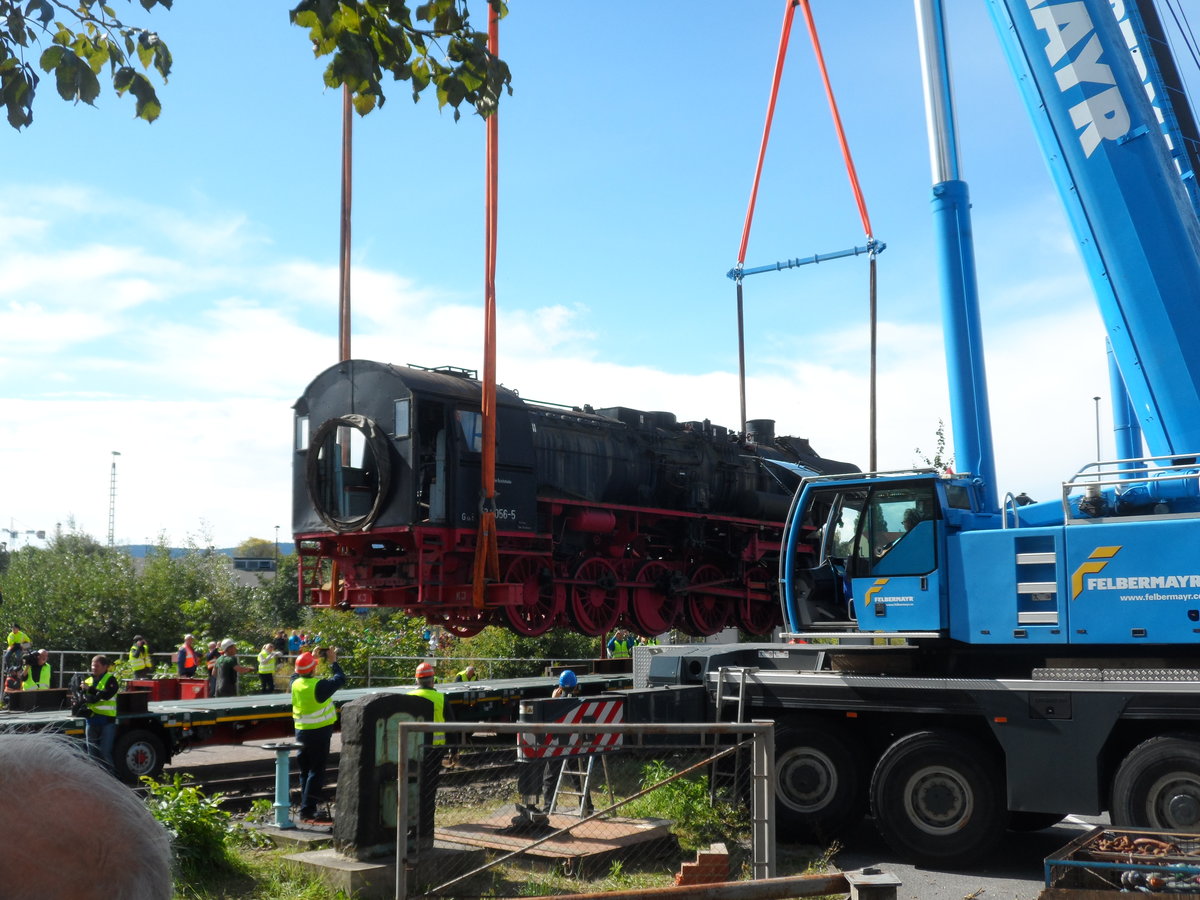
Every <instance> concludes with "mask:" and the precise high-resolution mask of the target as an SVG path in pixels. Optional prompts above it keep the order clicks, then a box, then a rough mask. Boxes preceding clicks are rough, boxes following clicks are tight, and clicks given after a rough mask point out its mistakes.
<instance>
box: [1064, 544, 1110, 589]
mask: <svg viewBox="0 0 1200 900" xmlns="http://www.w3.org/2000/svg"><path fill="white" fill-rule="evenodd" d="M1120 550H1121V548H1120V547H1119V546H1118V547H1097V548H1096V549H1095V550H1093V551H1092V552H1091V553H1089V554H1088V558H1087V560H1086V561H1085V562H1084V563H1083V564H1082V565H1081V566H1080V567H1079V568H1078V569H1076V570H1075V571H1074V573H1073V574H1072V575H1071V599H1072V600H1074V599H1075V598H1076V597H1078V596H1079V595H1080V594H1081V593H1083V578H1084V576H1085V575H1095V574H1096V573H1097V572H1100V571H1102V570H1103V569H1104V567H1105V566H1107V565H1108V561H1109V560H1110V559H1112V558H1113V557H1114V556H1116V555H1117V553H1118V552H1120Z"/></svg>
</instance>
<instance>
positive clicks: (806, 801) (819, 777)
mask: <svg viewBox="0 0 1200 900" xmlns="http://www.w3.org/2000/svg"><path fill="white" fill-rule="evenodd" d="M868 771H869V770H868V768H867V765H866V762H865V760H864V758H863V754H862V752H861V751H860V749H859V744H858V743H856V742H855V741H853V740H852V739H851V738H850V736H849V734H847V731H846V729H845V728H843V727H842V726H840V725H839V724H837V723H836V722H829V721H826V720H824V719H820V718H817V717H804V718H794V719H788V720H786V721H781V722H779V723H778V724H777V725H776V727H775V785H776V788H775V815H776V821H777V823H778V826H777V827H778V828H779V830H780V833H781V834H787V835H788V836H789V837H794V838H796V839H798V840H804V841H815V842H818V843H825V842H828V841H829V840H830V839H831V838H834V837H837V836H839V835H842V834H845V833H846V832H847V831H849V830H850V829H851V828H853V827H854V826H855V825H857V824H858V823H859V821H861V819H862V817H863V815H865V813H866V811H867V773H868Z"/></svg>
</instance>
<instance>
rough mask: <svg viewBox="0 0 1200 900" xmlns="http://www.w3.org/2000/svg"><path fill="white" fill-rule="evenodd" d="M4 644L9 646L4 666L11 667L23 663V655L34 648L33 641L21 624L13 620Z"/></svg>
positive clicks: (5, 654)
mask: <svg viewBox="0 0 1200 900" xmlns="http://www.w3.org/2000/svg"><path fill="white" fill-rule="evenodd" d="M4 646H5V647H6V648H7V649H6V650H5V652H4V668H6V669H10V668H13V667H15V666H19V665H20V664H21V657H22V656H23V655H24V654H26V653H28V652H29V651H30V650H31V649H33V641H31V640H30V639H29V635H27V634H26V633H25V632H24V631H22V630H21V626H20V625H18V624H17V623H16V622H13V624H12V630H10V631H9V632H8V637H7V638H6V639H5V641H4Z"/></svg>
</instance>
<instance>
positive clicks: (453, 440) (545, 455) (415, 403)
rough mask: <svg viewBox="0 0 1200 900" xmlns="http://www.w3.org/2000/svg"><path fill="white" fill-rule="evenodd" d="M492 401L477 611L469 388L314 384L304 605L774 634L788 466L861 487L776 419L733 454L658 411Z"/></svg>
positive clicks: (469, 626) (303, 521)
mask: <svg viewBox="0 0 1200 900" xmlns="http://www.w3.org/2000/svg"><path fill="white" fill-rule="evenodd" d="M496 393H497V402H496V463H495V472H496V476H495V483H496V498H495V499H496V525H497V542H498V547H499V561H500V581H498V582H494V583H489V584H488V585H487V586H486V591H485V593H484V602H483V606H482V608H479V607H477V606H476V605H475V604H474V602H473V593H472V585H471V579H472V561H473V558H474V553H475V545H476V540H477V530H478V520H479V514H480V505H481V490H480V484H481V465H482V463H481V456H482V449H483V428H482V414H481V412H480V396H481V388H480V384H479V382H478V381H477V380H476V378H475V373H473V372H470V371H467V370H463V369H452V368H440V369H422V368H418V367H412V366H396V365H389V364H387V363H379V362H370V361H366V360H350V361H346V362H342V363H339V364H337V365H335V366H332V367H331V368H329V369H327V370H326V371H325V372H323V373H321V374H320V375H319V376H317V378H316V379H315V380H314V381H313V382H312V384H311V385H309V387H308V389H307V390H306V391H305V392H304V395H303V396H302V397H301V398H300V399H299V400H298V401H297V403H296V406H295V413H296V420H295V458H294V467H293V468H294V473H293V523H292V525H293V528H292V530H293V532H294V535H295V539H296V542H297V546H298V548H299V554H300V569H301V572H300V575H301V591H302V594H303V597H304V599H305V600H306V601H307V602H309V603H312V604H314V605H320V606H339V607H342V608H352V607H359V606H394V607H403V608H404V609H406V610H408V611H409V612H410V613H412V614H417V615H423V616H425V617H426V619H427V620H428V621H429V622H431V623H436V624H439V625H442V626H444V627H446V628H447V629H448V630H450V631H451V632H453V633H455V634H459V635H470V634H474V633H476V632H478V631H479V630H480V629H482V628H483V627H484V626H485V625H489V624H499V625H504V626H507V627H509V628H512V629H514V630H515V631H517V632H519V633H521V634H525V635H537V634H542V633H544V632H545V631H547V630H548V629H550V628H553V627H569V628H574V629H577V630H578V631H581V632H583V633H585V634H590V635H601V634H604V633H606V632H608V631H611V630H612V629H613V628H615V627H617V626H618V625H621V624H624V625H625V626H626V627H629V628H630V629H631V630H633V631H636V632H638V633H640V634H645V635H656V634H661V633H663V632H665V631H668V630H670V629H672V628H678V629H680V630H682V631H684V632H686V633H689V634H692V635H698V636H699V635H709V634H714V633H716V632H717V631H720V630H721V629H723V628H725V627H727V626H729V625H734V624H736V625H737V626H738V627H740V628H742V629H743V630H745V631H747V632H750V633H752V634H756V635H757V634H766V633H768V632H769V631H770V630H771V629H772V628H773V627H775V626H776V625H777V624H779V623H780V621H781V612H780V605H779V602H778V592H777V583H776V573H777V563H778V554H779V545H780V537H781V528H782V522H783V519H784V517H785V515H786V512H787V506H788V503H789V501H790V498H791V495H792V493H793V492H794V490H795V487H796V485H797V483H798V480H799V478H800V474H798V473H797V467H798V468H799V470H800V472H810V473H813V474H833V473H839V472H852V471H857V468H856V467H855V466H852V465H849V464H847V463H840V462H834V461H832V460H827V459H823V458H822V457H820V456H818V455H817V454H816V453H814V452H813V450H812V448H811V447H810V446H809V444H808V441H806V440H804V439H803V438H793V437H777V436H775V435H774V433H773V428H772V426H773V422H771V421H770V420H757V421H754V422H752V423H750V427H749V428H748V429H747V433H746V434H744V435H740V434H736V433H731V432H729V431H728V430H726V429H724V428H721V427H720V426H716V425H713V424H711V423H710V422H708V421H703V422H683V423H680V422H678V421H676V418H675V416H673V415H672V414H671V413H666V412H643V411H640V410H636V409H630V408H626V407H612V408H606V409H593V408H591V407H589V406H583V407H566V406H556V405H553V404H548V403H540V402H537V403H534V402H529V401H526V400H523V399H522V398H521V397H520V396H518V395H517V394H516V393H515V392H514V391H511V390H507V389H505V388H502V387H499V388H497V392H496ZM774 461H785V462H787V463H790V464H791V467H784V466H780V465H775V464H773V463H774Z"/></svg>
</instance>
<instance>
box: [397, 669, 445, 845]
mask: <svg viewBox="0 0 1200 900" xmlns="http://www.w3.org/2000/svg"><path fill="white" fill-rule="evenodd" d="M434 676H435V673H434V671H433V666H431V665H430V664H429V663H427V662H423V663H421V664H420V665H419V666H417V672H416V679H417V686H416V687H415V688H413V689H412V690H411V691H409V692H408V693H409V694H411V695H412V696H414V697H422V698H424V699H425V700H428V701H429V702H430V704H431V705H432V706H433V721H435V722H453V721H454V713H453V711H452V710H451V709H450V704H449V703H447V702H446V695H445V694H442V693H439V691H438V689H437V688H436V687H434V680H435V678H434ZM423 750H424V753H423V755H422V757H421V776H420V777H421V788H420V790H421V803H420V804H419V807H420V809H421V815H420V819H419V821H418V823H417V834H418V835H419V836H420V837H422V838H428V837H431V836H432V835H433V809H434V803H435V800H436V798H437V788H438V781H439V780H440V778H441V776H442V757H444V756H445V755H446V732H444V731H435V732H434V733H433V734H432V735H431V740H430V741H429V743H428V744H426V745H425V747H424V748H423Z"/></svg>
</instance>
